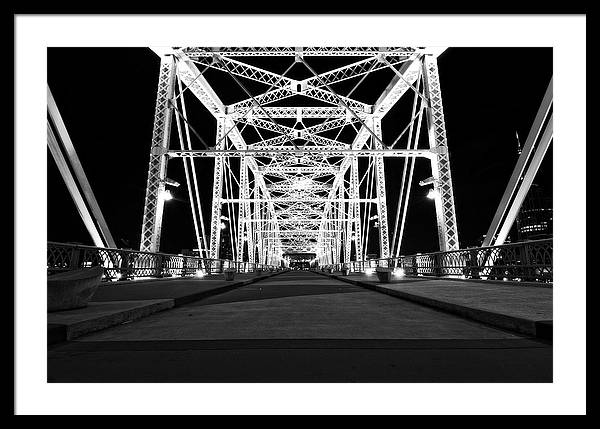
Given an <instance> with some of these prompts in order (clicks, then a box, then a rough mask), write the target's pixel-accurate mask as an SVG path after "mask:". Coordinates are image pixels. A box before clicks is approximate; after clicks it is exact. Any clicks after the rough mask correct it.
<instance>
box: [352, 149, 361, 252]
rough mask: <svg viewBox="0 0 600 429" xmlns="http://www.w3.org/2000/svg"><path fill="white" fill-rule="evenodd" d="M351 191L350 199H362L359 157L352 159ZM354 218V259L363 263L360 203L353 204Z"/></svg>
mask: <svg viewBox="0 0 600 429" xmlns="http://www.w3.org/2000/svg"><path fill="white" fill-rule="evenodd" d="M350 174H351V177H350V189H351V197H350V198H357V199H358V198H360V188H359V183H360V182H359V180H358V157H357V156H353V157H352V164H351V167H350ZM352 206H353V209H352V216H353V224H354V250H355V252H356V255H355V256H354V259H355V260H357V261H361V260H362V259H363V256H364V255H363V248H362V228H361V225H360V224H361V222H360V203H359V202H358V201H356V202H353V203H352Z"/></svg>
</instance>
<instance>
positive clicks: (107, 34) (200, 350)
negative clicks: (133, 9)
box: [15, 15, 586, 414]
mask: <svg viewBox="0 0 600 429" xmlns="http://www.w3.org/2000/svg"><path fill="white" fill-rule="evenodd" d="M519 18H523V19H519ZM546 18H548V22H546V21H544V19H546ZM19 19H21V22H22V25H21V27H19V25H18V24H19ZM361 19H362V21H361ZM528 19H530V20H531V23H530V22H529V21H528ZM561 19H563V20H564V21H565V26H564V27H563V31H564V32H565V33H566V31H565V30H566V29H567V27H568V28H576V29H577V30H573V31H572V32H571V33H569V34H568V35H565V36H564V39H565V40H567V41H565V42H562V41H561V37H563V36H556V34H555V33H553V31H555V29H556V28H557V25H556V24H557V23H561V22H563V21H561ZM46 20H47V21H49V22H47V24H46V25H47V27H45V28H46V29H47V32H46V33H43V34H47V35H48V37H49V38H48V39H47V38H45V37H44V36H41V35H40V34H41V33H40V34H38V32H37V31H32V29H33V28H34V27H35V26H37V25H42V24H44V22H45V21H46ZM396 20H397V21H396ZM162 22H164V23H165V26H164V28H163V27H161V28H160V29H159V30H157V32H158V33H156V34H155V33H153V31H152V28H159V27H157V26H156V25H155V24H156V23H162ZM16 23H17V25H16V33H15V34H16V43H15V52H16V56H15V59H16V68H15V81H16V85H15V88H16V92H15V94H16V98H15V100H16V101H15V103H16V104H15V106H16V108H15V118H16V119H15V126H16V130H17V131H16V143H15V149H16V157H15V158H16V160H17V161H18V162H17V166H16V170H17V174H16V181H17V185H16V188H15V193H16V195H15V200H16V201H17V204H16V211H15V223H16V225H17V226H16V227H15V232H16V236H17V248H19V247H21V248H23V247H24V245H22V246H19V244H18V243H19V242H20V238H19V236H18V235H19V233H20V231H23V235H24V236H26V237H25V239H26V240H28V241H27V242H28V243H29V242H31V244H28V249H29V250H28V252H31V257H29V258H28V262H27V263H26V264H24V265H21V263H20V262H19V258H21V261H22V260H23V259H22V253H21V251H19V252H17V256H16V258H17V262H16V264H15V270H16V278H17V281H16V287H15V297H16V301H15V302H16V304H15V312H16V317H15V322H16V331H15V332H16V333H15V336H16V340H15V341H16V342H15V344H16V354H15V368H16V369H15V374H16V379H17V381H19V380H25V379H26V380H27V386H28V387H27V388H25V387H23V388H21V391H25V390H27V391H31V390H32V387H33V386H34V385H39V386H42V387H41V388H39V389H38V390H37V392H36V393H35V394H33V395H24V394H21V395H19V384H18V383H17V387H16V397H17V400H16V408H17V409H19V406H18V405H19V397H21V398H22V400H21V403H25V402H26V403H28V404H30V405H27V407H21V410H23V413H24V414H37V413H43V414H88V413H92V414H113V413H116V414H172V413H177V414H178V413H185V414H207V413H209V414H210V413H214V414H298V413H301V414H313V413H314V414H363V413H364V414H412V413H414V414H440V413H443V414H446V413H452V414H488V413H494V414H510V413H518V414H553V413H561V411H560V410H561V407H558V406H556V405H552V407H551V406H550V405H551V404H555V403H562V404H563V405H564V410H565V411H564V412H565V413H567V414H581V413H583V414H585V412H586V411H585V407H586V405H585V235H586V232H585V204H586V201H585V196H586V194H585V193H586V190H585V186H586V184H585V164H586V158H585V116H586V114H585V91H586V87H585V15H572V16H548V17H540V19H539V20H535V19H533V18H532V17H529V18H526V17H511V16H498V17H494V16H491V15H490V16H464V17H461V16H457V17H453V16H420V15H419V16H396V15H390V16H383V17H382V16H379V17H378V16H373V17H370V16H344V17H338V18H337V19H336V18H335V17H331V16H293V15H289V16H288V15H284V16H279V17H276V16H243V15H240V16H226V15H214V16H173V17H168V16H166V17H165V16H160V15H150V16H140V17H132V16H110V15H108V16H94V15H89V16H85V15H83V16H75V15H72V16H60V15H59V16H56V17H51V16H21V17H19V18H17V20H16ZM357 23H361V25H364V26H365V29H370V31H363V32H361V34H355V33H353V32H352V31H350V30H349V28H350V27H352V26H356V25H357ZM224 24H227V25H228V26H229V27H228V28H230V29H231V31H228V32H225V33H221V32H215V31H212V28H213V27H212V26H214V28H221V27H223V25H224ZM484 24H485V25H484ZM536 25H537V26H538V27H537V28H538V29H537V30H535V31H533V32H532V30H533V29H534V28H535V26H536ZM284 28H287V29H288V31H282V30H283V29H284ZM302 28H305V29H310V28H312V29H314V34H312V36H308V35H306V34H305V32H302V31H301V29H302ZM448 28H452V29H454V32H446V31H445V30H444V29H448ZM501 28H512V30H513V32H512V34H511V35H508V34H506V33H502V37H499V36H498V34H499V31H500V30H499V29H501ZM25 29H27V30H28V31H25ZM99 29H102V30H103V31H101V32H98V30H99ZM131 29H133V30H134V31H131ZM135 29H138V30H139V33H138V32H136V31H135ZM167 29H170V30H167ZM392 29H393V30H394V31H392ZM415 29H420V30H419V31H417V30H415ZM20 30H21V32H20ZM73 30H76V31H77V32H80V33H78V34H80V35H81V38H80V39H78V37H77V35H76V33H74V32H73ZM112 30H114V32H113V31H112ZM430 30H431V31H430ZM40 31H41V30H40ZM169 31H171V32H169ZM474 31H477V32H478V33H474ZM536 31H537V33H536ZM366 33H369V34H366ZM19 34H22V37H21V39H19ZM476 34H479V35H480V37H478V36H477V35H476ZM552 34H555V35H554V36H551V35H552ZM246 35H248V37H246ZM361 35H362V38H361ZM467 35H471V38H470V39H467ZM120 37H122V39H120ZM551 37H554V39H552V38H551ZM578 38H579V39H578ZM19 40H21V43H19ZM572 40H580V43H582V44H583V48H582V50H581V49H580V50H581V52H583V57H581V55H580V56H579V57H578V56H577V55H574V54H573V52H571V53H569V54H566V56H565V50H568V49H567V48H566V46H567V45H569V44H570V45H569V46H573V43H572ZM69 41H70V42H69ZM440 42H441V43H440ZM567 42H568V43H567ZM29 45H31V46H33V47H34V48H31V50H28V48H27V47H28V46H29ZM24 53H27V54H26V55H25V56H27V57H32V56H33V57H34V59H33V60H32V59H31V58H28V59H27V60H24V59H23V56H24ZM34 53H39V54H40V55H41V56H42V59H43V62H42V61H41V60H40V58H37V60H36V59H35V55H32V54H34ZM574 58H578V60H579V61H582V65H581V64H580V63H578V62H576V61H573V60H574ZM25 61H28V62H29V63H33V64H34V65H35V64H37V68H38V69H39V70H37V71H36V72H35V73H36V75H35V77H36V79H34V78H27V77H26V76H28V73H29V71H28V70H26V67H25V65H24V64H25ZM36 61H37V62H36ZM21 62H23V64H21ZM581 67H583V69H582V68H581ZM21 70H26V71H25V72H23V73H21V72H20V71H21ZM25 79H27V80H28V83H27V84H24V83H22V82H23V80H25ZM24 92H27V93H28V94H27V98H26V99H25V97H23V98H21V95H20V94H22V93H24ZM565 93H567V94H568V96H564V98H561V96H562V95H563V94H565ZM555 95H556V99H557V100H558V101H557V103H556V104H557V106H556V107H557V109H556V113H557V114H556V115H554V112H555V105H554V98H555ZM569 97H571V99H569ZM577 97H579V98H577ZM21 100H23V101H21ZM24 106H29V108H28V109H25V108H24ZM44 113H45V114H46V124H45V126H44V124H43V122H42V121H43V119H44V118H43V116H42V115H43V114H44ZM25 114H26V115H27V118H26V119H25V118H24V117H23V115H25ZM555 119H556V120H555ZM33 123H35V128H33V127H34V125H33ZM563 124H564V125H563ZM581 125H583V127H582V128H581ZM30 126H31V129H29V128H30ZM574 127H579V133H577V132H574V131H572V130H573V129H574ZM44 128H45V130H44ZM555 134H556V139H555V138H554V137H555ZM30 135H31V136H30ZM34 137H35V139H34ZM34 153H35V154H34ZM565 154H567V155H565ZM569 156H570V158H568V157H569ZM30 157H31V158H30ZM34 158H35V159H34ZM24 169H25V170H26V171H25V172H24ZM24 182H25V183H24ZM30 182H34V183H30ZM32 188H35V189H36V192H37V193H38V194H37V195H40V197H36V195H34V194H32V193H31V192H30V191H28V189H32ZM25 196H27V197H26V198H23V197H25ZM20 197H21V201H23V199H26V200H27V201H26V203H25V204H28V205H29V206H27V207H26V206H23V205H21V204H20V203H19V198H20ZM570 201H576V203H572V202H570ZM575 204H579V206H575ZM25 213H27V214H25ZM21 214H23V216H21ZM25 223H26V224H27V226H24V224H25ZM19 225H21V227H19ZM555 235H556V237H555ZM25 239H24V240H25ZM34 241H35V243H37V244H35V245H34V244H33V242H34ZM555 242H556V243H558V245H557V250H556V251H555V246H554V244H555ZM574 246H577V248H576V249H577V250H576V252H574V250H575V249H574ZM567 247H568V248H569V250H567V251H565V250H564V249H566V248H567ZM32 249H35V250H32ZM561 249H563V250H561ZM567 253H568V255H566V254H567ZM574 253H577V254H578V255H574ZM582 254H583V256H584V257H583V258H581V255H582ZM28 256H30V255H29V254H28ZM568 258H576V259H568ZM44 260H45V261H46V265H45V266H44V265H43V261H44ZM570 261H578V262H577V263H576V265H571V264H570ZM38 263H39V265H40V266H37V264H38ZM582 263H583V267H582ZM21 266H23V267H24V268H23V269H26V270H29V271H28V273H29V275H28V277H29V278H27V279H26V280H23V274H24V272H21V271H20V269H21V268H20V267H21ZM555 267H556V268H555ZM34 271H35V273H34ZM19 279H20V280H19ZM23 282H25V283H23ZM38 283H39V284H38ZM555 283H556V285H557V286H556V288H555ZM23 289H27V291H26V294H25V293H24V292H25V291H24V290H23ZM555 292H556V293H555ZM34 294H35V300H36V301H35V305H26V304H24V301H29V299H30V298H31V297H32V295H34ZM567 295H568V296H567ZM24 307H25V308H26V311H27V314H28V315H29V317H30V318H28V319H27V320H28V322H27V323H26V324H24V323H22V321H23V320H24V319H23V314H24V311H25V310H23V308H24ZM32 308H35V311H33V310H32ZM565 308H567V309H568V312H566V311H567V310H564V309H565ZM555 314H557V323H556V324H555V323H554V315H555ZM34 320H35V322H34ZM20 321H21V323H20ZM23 325H26V327H23ZM23 330H25V331H26V332H29V333H31V334H32V335H33V332H34V331H35V335H36V337H35V338H36V341H35V342H34V341H33V340H32V339H33V336H32V335H29V334H26V333H25V331H23ZM570 342H572V343H573V344H576V345H577V346H576V347H575V346H574V345H570V344H571V343H570ZM25 343H26V344H25ZM25 346H26V347H30V348H31V351H29V352H26V353H24V350H25V349H24V348H23V347H25ZM34 350H35V352H33V351H34ZM581 351H582V352H583V353H581ZM565 354H566V355H568V356H570V358H569V359H571V358H573V359H578V363H577V364H576V363H575V362H570V363H566V359H567V358H565V357H564V356H565ZM23 356H26V357H25V358H22V359H21V358H20V357H23ZM34 361H35V362H36V363H34ZM26 366H37V369H36V370H35V371H33V372H31V371H30V372H28V373H27V374H23V373H22V370H21V372H20V371H19V368H24V367H26ZM565 367H567V369H565ZM563 370H565V371H574V373H573V374H572V375H571V376H565V375H564V374H565V373H563V372H562V371H563ZM564 383H567V384H569V383H571V384H569V386H570V387H568V386H565V384H564ZM29 386H31V387H29ZM121 389H123V390H122V391H121ZM130 389H131V390H130ZM50 392H55V393H52V394H50ZM134 392H140V393H134ZM483 392H486V393H485V394H484V393H483ZM487 392H490V393H489V394H490V395H495V396H489V398H490V399H489V400H487V401H486V400H485V399H484V397H483V396H486V395H488V393H487ZM540 392H541V393H540ZM576 392H577V393H576ZM113 394H114V395H115V396H113ZM85 395H90V396H89V397H90V398H91V397H92V396H93V397H99V398H102V399H98V400H97V401H96V402H93V403H92V402H88V401H87V400H86V399H84V397H85ZM121 395H123V396H121ZM131 395H134V396H135V397H136V399H135V401H137V402H136V404H135V405H134V404H130V406H126V405H125V404H124V403H123V400H124V399H122V400H120V401H119V400H118V399H117V398H119V397H122V398H125V397H131ZM138 395H140V396H138ZM544 395H546V396H544ZM180 396H181V397H184V399H182V400H181V401H180V402H178V401H177V398H179V397H180ZM48 397H52V398H51V399H48ZM107 397H110V398H107ZM147 397H152V399H151V400H149V401H148V400H145V399H144V398H147ZM192 397H196V398H198V402H196V401H194V400H192ZM367 397H368V399H366V398H367ZM564 397H570V400H571V401H572V403H571V402H568V401H566V400H565V399H560V398H564ZM66 398H76V399H75V400H74V402H73V403H72V405H68V404H70V402H68V401H67V402H68V403H65V401H64V400H63V399H66ZM201 398H209V399H208V400H206V402H204V405H202V400H201ZM286 398H288V399H287V400H286ZM327 398H329V399H327ZM361 398H362V399H361ZM460 398H473V399H469V400H468V401H467V402H465V401H460ZM500 398H502V399H500ZM525 398H529V399H525ZM531 398H536V400H535V401H534V400H533V399H531ZM544 398H546V399H544ZM261 399H263V400H261ZM70 400H71V399H69V401H70ZM428 400H432V401H434V402H433V403H432V404H430V405H429V406H427V405H426V404H425V403H424V402H423V401H428ZM223 401H226V402H227V401H231V402H230V403H229V404H228V405H227V404H224V403H223ZM328 401H333V402H331V404H330V407H329V408H328V407H327V405H326V404H327V403H329V402H328ZM338 401H339V403H338ZM368 401H373V403H374V404H366V402H368ZM403 401H405V402H404V404H405V406H406V407H403V406H402V402H403ZM438 401H439V403H438ZM448 401H449V402H448ZM560 401H565V402H560ZM54 402H61V405H58V406H56V407H55V408H52V405H51V403H54ZM457 402H461V403H460V404H459V405H454V406H453V405H452V404H456V403H457ZM527 402H529V405H527ZM532 402H534V403H532ZM76 403H77V404H79V405H75V404H76ZM151 404H154V405H151ZM194 404H195V405H194ZM255 404H256V405H255ZM577 410H578V411H577Z"/></svg>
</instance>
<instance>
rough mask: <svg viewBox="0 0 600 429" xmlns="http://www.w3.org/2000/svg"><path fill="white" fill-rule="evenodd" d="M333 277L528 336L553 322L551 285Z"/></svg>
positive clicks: (352, 276) (404, 278)
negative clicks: (389, 281)
mask: <svg viewBox="0 0 600 429" xmlns="http://www.w3.org/2000/svg"><path fill="white" fill-rule="evenodd" d="M333 278H343V279H344V280H346V281H351V282H361V283H363V285H365V286H370V287H371V288H373V289H375V290H377V291H379V292H384V293H388V294H391V295H394V296H398V297H400V298H405V299H410V300H412V301H414V302H418V303H420V304H426V305H429V306H432V307H435V308H439V309H442V310H446V311H451V312H453V313H456V314H459V315H461V316H464V317H470V318H473V319H474V320H477V321H480V322H485V323H489V324H492V325H494V326H498V327H502V328H505V329H511V330H515V331H517V332H521V333H524V334H528V335H536V333H537V329H538V327H539V324H540V323H544V324H550V326H551V325H552V320H553V316H552V295H553V289H552V288H548V287H538V286H527V285H523V284H520V283H513V282H502V283H500V282H486V281H480V282H475V281H459V280H444V279H431V278H415V277H393V279H392V282H391V283H379V282H378V281H377V276H376V275H375V274H372V275H366V274H358V273H352V274H350V275H348V276H346V277H341V276H339V274H336V273H334V276H333Z"/></svg>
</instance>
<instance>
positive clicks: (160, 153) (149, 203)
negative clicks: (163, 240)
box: [140, 55, 175, 252]
mask: <svg viewBox="0 0 600 429" xmlns="http://www.w3.org/2000/svg"><path fill="white" fill-rule="evenodd" d="M174 88H175V61H174V59H173V57H172V56H166V55H165V56H162V57H161V59H160V72H159V77H158V91H157V94H156V108H155V111H154V130H153V133H152V147H151V149H150V163H149V165H148V181H147V184H146V200H145V203H144V217H143V220H142V236H141V239H140V250H142V251H147V252H158V250H159V248H160V233H161V228H162V216H163V209H164V199H163V198H162V194H163V192H164V189H165V179H166V177H167V161H168V157H167V155H166V154H165V152H166V151H167V150H168V149H169V139H170V136H171V119H172V108H171V106H170V102H171V100H172V99H173V93H174Z"/></svg>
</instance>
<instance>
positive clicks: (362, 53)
mask: <svg viewBox="0 0 600 429" xmlns="http://www.w3.org/2000/svg"><path fill="white" fill-rule="evenodd" d="M415 51H416V49H414V48H407V47H393V48H387V47H279V48H278V47H262V48H260V47H259V48H252V47H247V48H244V47H240V48H238V47H212V48H204V47H190V48H185V49H184V52H185V53H186V55H188V56H189V57H190V58H198V57H212V56H213V55H215V54H219V55H220V56H225V57H277V56H280V57H294V56H296V55H303V56H315V57H317V56H326V57H329V56H343V57H350V56H358V57H368V56H371V55H376V54H381V53H385V54H386V55H394V56H410V55H412V54H413V53H414V52H415Z"/></svg>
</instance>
